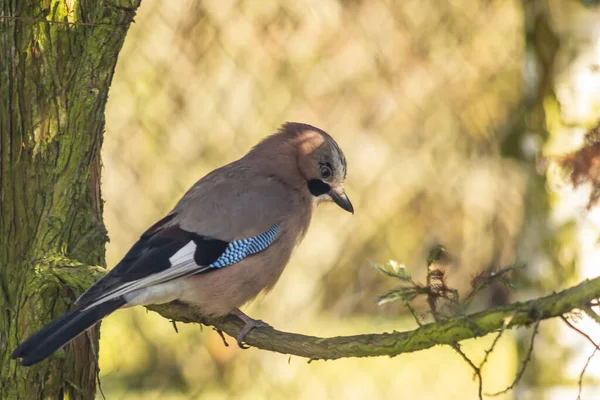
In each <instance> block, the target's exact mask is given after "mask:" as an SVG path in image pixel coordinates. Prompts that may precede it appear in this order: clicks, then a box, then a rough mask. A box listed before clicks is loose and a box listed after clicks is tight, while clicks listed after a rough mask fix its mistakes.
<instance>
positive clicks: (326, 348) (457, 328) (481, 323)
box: [147, 278, 600, 360]
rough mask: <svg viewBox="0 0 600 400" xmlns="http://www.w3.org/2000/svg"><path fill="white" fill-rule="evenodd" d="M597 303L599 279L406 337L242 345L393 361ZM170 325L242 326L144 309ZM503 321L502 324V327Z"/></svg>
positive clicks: (271, 338)
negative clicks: (382, 357) (167, 320)
mask: <svg viewBox="0 0 600 400" xmlns="http://www.w3.org/2000/svg"><path fill="white" fill-rule="evenodd" d="M598 297H600V278H595V279H592V280H586V281H583V282H582V283H580V284H579V285H577V286H574V287H571V288H569V289H566V290H564V291H562V292H560V293H556V294H552V295H549V296H545V297H541V298H539V299H534V300H530V301H527V302H523V303H513V304H509V305H506V306H501V307H495V308H491V309H488V310H485V311H482V312H478V313H475V314H471V315H468V316H465V317H459V318H455V319H451V320H448V321H442V322H437V323H430V324H427V325H423V326H422V327H419V328H417V329H415V330H412V331H408V332H395V331H394V332H393V333H373V334H363V335H355V336H338V337H332V338H319V337H314V336H306V335H299V334H295V333H287V332H282V331H278V330H275V329H273V328H256V329H253V330H252V331H250V333H248V335H246V337H245V339H244V341H245V342H246V343H247V344H248V345H250V346H254V347H257V348H259V349H263V350H269V351H273V352H277V353H282V354H291V355H296V356H299V357H306V358H309V359H311V360H335V359H338V358H345V357H374V356H396V355H398V354H402V353H410V352H413V351H418V350H424V349H428V348H431V347H433V346H436V345H442V344H445V345H453V344H454V343H457V342H460V341H462V340H466V339H471V338H476V337H481V336H484V335H487V334H488V333H492V332H498V331H499V330H502V329H504V327H505V325H506V328H514V327H519V326H528V325H530V324H533V323H536V322H537V321H538V320H544V319H549V318H554V317H559V316H562V315H563V314H566V313H568V312H570V311H572V310H574V309H576V308H584V307H585V306H587V305H588V304H589V303H590V302H591V301H592V300H594V299H597V298H598ZM147 308H148V309H149V310H152V311H155V312H158V313H159V314H161V315H162V316H163V317H165V318H168V319H170V320H172V321H180V322H184V323H189V322H195V323H201V324H204V325H212V326H214V327H215V328H216V329H218V330H221V331H223V332H225V333H227V334H228V335H230V336H231V337H236V336H237V335H238V333H239V331H240V329H241V327H242V326H243V323H242V321H240V320H239V319H238V318H237V317H235V316H231V315H230V316H227V317H224V318H206V317H202V316H201V315H200V314H199V313H198V312H197V311H196V310H194V309H193V308H192V307H190V306H187V305H185V304H182V303H178V302H173V303H169V304H163V305H154V306H149V307H147ZM507 320H509V322H508V324H506V321H507Z"/></svg>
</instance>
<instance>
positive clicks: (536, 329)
mask: <svg viewBox="0 0 600 400" xmlns="http://www.w3.org/2000/svg"><path fill="white" fill-rule="evenodd" d="M539 327H540V320H539V319H538V320H537V321H536V323H535V325H534V327H533V333H532V334H531V342H530V343H529V349H528V350H527V355H526V356H525V359H524V360H523V364H521V369H520V370H519V372H518V373H517V375H516V376H515V379H514V380H513V382H512V383H511V384H510V386H509V387H507V388H506V389H504V390H502V391H500V392H496V393H491V394H487V393H486V395H487V396H499V395H501V394H504V393H506V392H508V391H510V390H512V389H514V388H515V386H517V384H518V383H519V381H520V380H521V378H522V377H523V374H524V373H525V369H526V368H527V364H529V361H531V354H532V353H533V344H534V343H535V336H536V335H537V334H538V329H539Z"/></svg>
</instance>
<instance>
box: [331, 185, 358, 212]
mask: <svg viewBox="0 0 600 400" xmlns="http://www.w3.org/2000/svg"><path fill="white" fill-rule="evenodd" d="M329 195H330V196H331V199H332V200H333V201H334V202H335V204H337V205H338V206H340V207H341V208H342V209H344V210H346V211H348V212H349V213H352V214H354V207H352V203H351V202H350V199H349V198H348V196H346V193H345V192H344V189H343V188H332V189H331V190H330V191H329Z"/></svg>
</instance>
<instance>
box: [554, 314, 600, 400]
mask: <svg viewBox="0 0 600 400" xmlns="http://www.w3.org/2000/svg"><path fill="white" fill-rule="evenodd" d="M584 311H585V309H584ZM591 311H592V313H594V311H593V310H591ZM594 314H596V313H594ZM561 319H562V320H563V321H564V322H565V324H567V325H568V326H569V328H571V329H573V330H574V331H575V332H577V333H579V334H580V335H581V336H583V337H584V338H586V339H587V340H588V342H590V343H591V344H592V345H593V346H594V351H593V352H592V354H590V356H589V357H588V359H587V361H586V362H585V365H584V366H583V369H582V370H581V373H580V374H579V382H578V386H579V390H578V392H577V400H581V392H582V390H583V376H584V375H585V371H586V370H587V367H588V365H590V361H591V360H592V358H593V357H594V355H595V354H596V352H597V351H598V350H600V348H598V344H597V343H596V342H594V340H593V339H592V338H591V337H590V336H589V335H588V334H587V333H585V332H583V331H582V330H581V329H579V328H577V327H576V326H575V325H573V324H572V323H571V321H569V320H568V319H567V318H566V317H565V316H562V317H561Z"/></svg>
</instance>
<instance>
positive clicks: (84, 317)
mask: <svg viewBox="0 0 600 400" xmlns="http://www.w3.org/2000/svg"><path fill="white" fill-rule="evenodd" d="M125 303H126V301H125V300H124V299H123V298H122V297H121V298H116V299H113V300H109V301H107V302H105V303H101V304H98V305H97V306H94V307H90V308H75V309H74V310H71V311H67V312H66V313H64V314H63V315H62V316H60V317H59V318H58V319H56V320H54V321H52V322H51V323H49V324H48V325H46V326H44V327H43V328H42V329H40V330H39V331H37V332H36V333H34V334H33V335H31V336H30V337H29V338H28V339H27V340H25V341H24V342H23V343H21V344H20V345H19V347H17V348H16V349H15V351H13V353H12V354H11V358H12V359H16V358H22V360H21V365H23V366H30V365H33V364H36V363H38V362H40V361H42V360H44V359H45V358H47V357H48V356H50V354H52V353H54V352H55V351H56V350H58V349H59V348H61V347H62V346H64V345H65V344H67V343H69V342H70V341H71V340H73V339H74V338H75V337H76V336H77V335H79V334H80V333H82V332H84V331H85V330H86V329H88V328H89V327H91V326H92V325H94V324H95V323H96V322H98V321H100V320H101V319H102V318H104V317H106V316H107V315H108V314H110V313H112V312H113V311H115V310H116V309H118V308H119V307H121V306H123V305H124V304H125Z"/></svg>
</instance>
